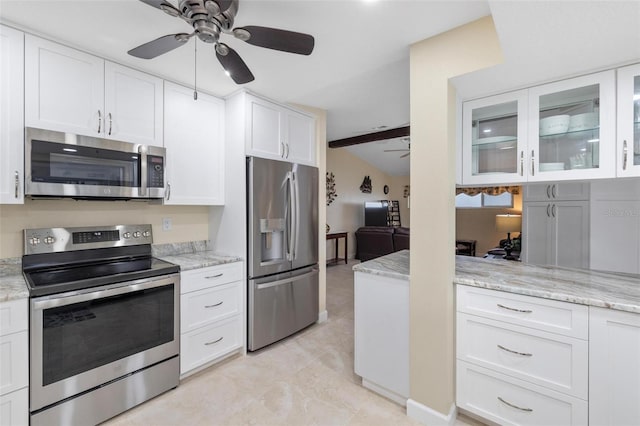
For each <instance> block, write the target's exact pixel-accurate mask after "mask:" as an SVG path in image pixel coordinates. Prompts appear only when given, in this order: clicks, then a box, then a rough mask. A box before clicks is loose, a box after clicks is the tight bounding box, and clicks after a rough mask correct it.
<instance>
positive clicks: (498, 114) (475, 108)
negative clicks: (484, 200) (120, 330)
mask: <svg viewBox="0 0 640 426" xmlns="http://www.w3.org/2000/svg"><path fill="white" fill-rule="evenodd" d="M462 115H463V127H462V149H463V154H462V155H463V182H464V183H465V184H488V183H507V182H524V181H526V171H525V167H526V166H525V150H526V135H527V91H526V90H521V91H518V92H512V93H505V94H502V95H498V96H492V97H489V98H484V99H477V100H475V101H470V102H466V103H465V104H464V107H463V112H462Z"/></svg>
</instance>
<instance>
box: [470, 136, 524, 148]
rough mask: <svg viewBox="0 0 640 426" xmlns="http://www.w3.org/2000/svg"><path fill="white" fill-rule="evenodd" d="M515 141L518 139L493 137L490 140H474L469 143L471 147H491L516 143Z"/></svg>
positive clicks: (513, 137)
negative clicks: (498, 144)
mask: <svg viewBox="0 0 640 426" xmlns="http://www.w3.org/2000/svg"><path fill="white" fill-rule="evenodd" d="M517 140H518V139H517V138H516V137H515V136H494V137H490V138H479V139H475V140H474V141H473V142H472V143H471V145H473V146H478V145H493V144H497V143H503V144H508V143H513V142H516V141H517Z"/></svg>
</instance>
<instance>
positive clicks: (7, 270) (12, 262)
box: [0, 241, 243, 302]
mask: <svg viewBox="0 0 640 426" xmlns="http://www.w3.org/2000/svg"><path fill="white" fill-rule="evenodd" d="M152 252H153V256H154V257H157V258H160V259H162V260H166V261H167V262H171V263H174V264H176V265H180V270H182V271H188V270H190V269H197V268H206V267H207V266H215V265H222V264H224V263H232V262H240V261H242V260H243V259H242V258H241V257H238V256H225V255H221V254H218V253H215V252H213V251H211V246H210V244H209V242H207V241H191V242H187V243H177V244H158V245H153V246H152ZM28 297H29V290H28V289H27V283H26V282H25V280H24V276H23V275H22V258H21V257H13V258H7V259H0V302H8V301H10V300H17V299H26V298H28Z"/></svg>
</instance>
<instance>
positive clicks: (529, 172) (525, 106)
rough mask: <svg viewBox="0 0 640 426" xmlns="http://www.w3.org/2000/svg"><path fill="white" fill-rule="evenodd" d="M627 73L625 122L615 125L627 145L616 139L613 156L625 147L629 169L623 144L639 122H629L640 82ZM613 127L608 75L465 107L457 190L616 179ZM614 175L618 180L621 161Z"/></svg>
mask: <svg viewBox="0 0 640 426" xmlns="http://www.w3.org/2000/svg"><path fill="white" fill-rule="evenodd" d="M628 68H629V69H631V68H632V67H628ZM621 71H622V70H621ZM627 72H628V73H629V74H631V76H629V77H627V78H628V79H629V82H627V83H626V89H625V91H624V93H626V95H625V105H626V107H625V108H627V110H628V111H627V115H628V117H626V118H624V120H623V121H622V122H621V121H620V117H618V123H622V124H619V126H620V125H622V126H624V127H625V129H626V131H627V136H625V137H626V138H627V143H626V144H624V143H622V142H621V141H618V151H619V153H618V156H619V158H622V155H623V145H624V146H627V151H626V152H627V153H628V154H627V155H628V156H629V157H628V158H629V161H630V162H631V161H635V160H636V159H637V162H636V163H635V164H634V166H636V165H640V156H638V157H635V156H634V153H633V152H632V150H633V147H632V146H631V145H632V144H631V142H629V141H632V140H633V138H634V137H635V140H636V141H638V139H639V138H640V136H639V135H640V125H638V124H637V121H638V120H640V119H639V118H638V117H635V119H636V124H635V127H634V124H633V123H634V115H633V114H634V101H633V98H634V96H636V97H637V96H638V93H640V90H639V89H638V88H639V87H640V82H638V80H640V77H639V78H638V80H635V83H634V79H633V78H634V76H637V75H638V74H639V71H638V68H635V69H634V70H630V71H627ZM619 75H621V74H619ZM634 84H635V85H636V86H635V87H634ZM634 88H635V90H634ZM619 90H621V89H620V88H619ZM638 103H640V101H639V100H636V104H635V105H638ZM619 108H620V107H619ZM638 109H639V108H638V107H637V106H636V108H635V112H636V113H637V112H638ZM619 111H620V110H619ZM618 113H619V112H618ZM636 115H638V114H636ZM615 123H616V79H615V71H614V70H610V71H605V72H601V73H596V74H590V75H586V76H582V77H577V78H573V79H569V80H562V81H557V82H554V83H549V84H545V85H542V86H536V87H531V88H529V89H526V90H520V91H517V92H511V93H505V94H501V95H496V96H491V97H488V98H483V99H477V100H472V101H467V102H464V104H463V116H462V141H463V142H462V170H463V173H462V184H463V185H474V184H481V185H482V184H508V183H519V182H548V181H562V180H586V179H594V178H612V177H615V176H616V146H617V145H616V137H615V135H616V124H615ZM619 128H620V127H619ZM634 129H635V133H634ZM618 139H620V138H618ZM623 139H624V138H623ZM636 145H638V142H636ZM637 149H638V150H640V147H638V148H637ZM636 152H637V151H636ZM632 156H633V159H632ZM635 168H639V167H631V166H629V167H628V168H627V175H632V173H636V174H640V171H639V170H635ZM618 169H619V171H618V175H621V173H620V169H621V166H620V163H618ZM631 169H634V170H633V171H631Z"/></svg>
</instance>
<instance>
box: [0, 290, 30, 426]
mask: <svg viewBox="0 0 640 426" xmlns="http://www.w3.org/2000/svg"><path fill="white" fill-rule="evenodd" d="M27 310H28V308H27V299H20V300H13V301H9V302H3V303H0V425H12V426H14V425H28V424H29V388H28V385H29V362H28V359H29V358H28V354H29V343H28V340H29V338H28V325H29V322H28V317H27Z"/></svg>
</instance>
